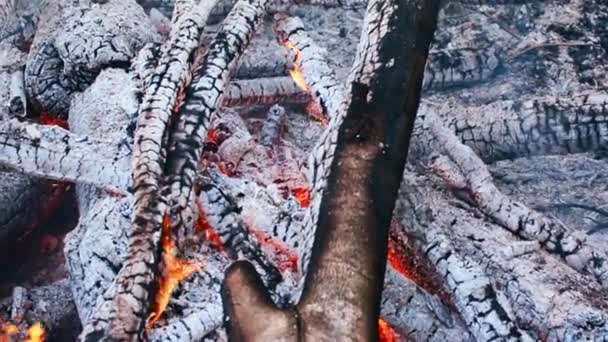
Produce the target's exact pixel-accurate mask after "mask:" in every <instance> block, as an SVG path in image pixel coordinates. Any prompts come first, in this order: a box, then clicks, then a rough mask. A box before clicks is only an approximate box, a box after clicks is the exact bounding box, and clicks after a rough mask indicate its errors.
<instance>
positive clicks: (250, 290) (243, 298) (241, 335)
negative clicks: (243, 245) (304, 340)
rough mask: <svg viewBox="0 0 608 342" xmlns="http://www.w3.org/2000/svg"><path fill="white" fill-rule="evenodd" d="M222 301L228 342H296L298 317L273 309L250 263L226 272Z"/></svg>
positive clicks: (237, 263) (241, 263)
mask: <svg viewBox="0 0 608 342" xmlns="http://www.w3.org/2000/svg"><path fill="white" fill-rule="evenodd" d="M222 299H223V302H224V312H225V313H226V314H227V316H228V317H230V321H229V324H228V330H229V334H230V339H231V341H289V340H293V341H295V340H297V336H298V330H299V329H298V323H297V314H296V313H295V312H292V311H290V310H280V309H277V308H276V307H275V306H274V303H273V301H272V299H271V298H270V296H269V295H268V293H267V291H266V288H265V287H264V284H263V282H262V279H261V278H260V276H259V275H258V273H257V272H256V270H255V268H254V267H253V265H251V264H250V263H249V262H246V261H239V262H236V263H234V264H232V265H231V266H230V267H229V268H228V269H227V270H226V278H225V279H224V285H223V288H222Z"/></svg>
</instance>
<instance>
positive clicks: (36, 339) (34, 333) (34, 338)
mask: <svg viewBox="0 0 608 342" xmlns="http://www.w3.org/2000/svg"><path fill="white" fill-rule="evenodd" d="M27 333H28V335H29V339H27V340H26V342H44V340H45V334H46V332H45V330H44V327H43V326H42V324H40V323H36V324H34V325H32V326H31V327H30V328H29V329H28V330H27Z"/></svg>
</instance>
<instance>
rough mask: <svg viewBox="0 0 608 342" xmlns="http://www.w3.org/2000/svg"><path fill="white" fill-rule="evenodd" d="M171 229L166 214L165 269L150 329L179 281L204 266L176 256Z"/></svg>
mask: <svg viewBox="0 0 608 342" xmlns="http://www.w3.org/2000/svg"><path fill="white" fill-rule="evenodd" d="M170 230H171V225H170V224H169V217H168V216H166V215H165V217H164V219H163V235H162V240H161V243H162V248H163V265H164V269H163V275H162V277H161V279H160V285H159V288H158V291H157V292H156V301H155V307H154V314H153V316H152V318H151V319H150V321H149V322H148V329H150V328H152V327H153V326H154V324H155V323H156V322H157V321H158V319H159V318H160V316H161V315H162V314H163V312H164V311H165V309H166V308H167V305H169V299H170V298H171V295H172V294H173V291H174V290H175V288H177V285H178V284H179V282H180V281H182V280H184V279H186V278H188V277H189V276H190V275H191V274H192V273H194V272H196V271H198V270H199V269H200V268H201V267H202V265H201V264H200V263H191V262H187V261H184V260H179V259H177V258H176V257H175V243H174V242H173V240H172V239H171V231H170Z"/></svg>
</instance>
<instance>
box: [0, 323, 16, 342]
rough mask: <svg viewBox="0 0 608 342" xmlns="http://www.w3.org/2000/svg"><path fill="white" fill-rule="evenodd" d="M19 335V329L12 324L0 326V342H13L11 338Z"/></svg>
mask: <svg viewBox="0 0 608 342" xmlns="http://www.w3.org/2000/svg"><path fill="white" fill-rule="evenodd" d="M18 333H19V329H18V328H17V327H16V326H14V325H12V324H2V325H0V342H8V341H13V338H12V337H13V336H15V335H17V334H18Z"/></svg>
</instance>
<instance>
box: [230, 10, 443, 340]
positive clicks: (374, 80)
mask: <svg viewBox="0 0 608 342" xmlns="http://www.w3.org/2000/svg"><path fill="white" fill-rule="evenodd" d="M438 10H439V4H438V2H432V1H430V2H428V1H423V2H416V1H412V2H405V3H398V2H388V3H386V2H385V3H376V2H374V1H371V2H370V3H369V4H368V12H367V14H366V19H365V26H364V30H363V33H362V39H361V43H360V45H359V49H358V54H357V59H356V61H355V64H354V66H353V69H352V73H351V76H350V79H349V82H348V87H349V92H350V97H349V98H348V99H347V100H346V101H345V102H344V103H343V105H342V106H341V107H340V111H339V112H338V113H337V115H336V116H335V117H334V118H332V122H331V124H330V126H329V129H328V130H327V131H326V133H325V134H324V135H323V136H322V138H321V141H320V143H319V145H318V147H317V148H316V149H315V151H314V152H313V155H312V162H311V163H310V168H311V170H312V171H313V173H312V174H313V177H311V179H310V181H311V185H312V187H311V188H312V191H313V197H312V198H313V202H312V203H313V204H312V206H311V207H310V211H309V216H307V218H306V220H307V221H306V222H305V223H304V226H303V227H304V230H303V231H302V232H301V235H303V241H304V243H303V245H304V247H305V248H304V251H305V252H304V253H305V254H304V255H303V260H302V262H301V264H302V266H303V267H302V269H304V270H306V269H307V267H308V262H309V260H311V257H312V260H311V266H310V272H308V275H307V278H306V285H305V290H304V293H303V296H302V299H301V301H300V303H299V304H298V306H297V309H288V310H284V311H282V310H279V309H276V308H274V306H273V303H272V301H271V300H270V298H269V297H268V295H267V294H265V293H264V289H263V286H262V283H261V281H260V280H259V277H258V276H257V275H256V273H255V271H254V270H253V269H252V268H251V267H247V266H246V265H243V264H238V265H236V266H234V267H231V268H230V269H229V270H228V271H227V276H226V281H225V284H226V292H225V293H224V301H225V306H226V310H227V313H228V315H229V316H230V318H231V321H230V324H231V326H230V329H231V330H230V333H231V335H232V336H233V337H234V338H237V339H252V338H261V339H277V338H281V339H287V340H298V339H300V338H301V337H300V336H308V338H311V339H314V340H335V339H336V338H338V337H340V338H344V337H347V336H348V338H349V339H353V340H368V339H369V340H374V339H375V337H377V324H378V323H377V322H378V319H377V315H378V312H379V306H380V301H379V297H380V293H379V291H378V289H379V288H381V284H382V276H383V274H384V262H385V260H386V259H385V257H384V256H385V253H386V242H387V234H386V232H387V231H388V226H389V223H390V217H391V214H392V209H393V206H394V199H395V198H396V194H397V188H398V186H399V180H400V178H401V177H400V176H401V174H402V173H403V168H404V165H405V161H406V155H407V145H408V140H409V139H408V137H409V135H410V133H411V128H413V121H414V120H413V119H414V118H415V116H416V110H417V107H418V101H419V96H420V89H421V84H422V75H423V70H424V64H425V63H426V57H427V55H428V48H429V44H430V40H431V37H432V33H433V32H434V30H435V22H436V16H437V11H438ZM408 14H409V15H408ZM397 18H399V20H397ZM379 28H382V29H383V30H382V31H381V30H379ZM421 37H423V38H421ZM394 39H398V40H399V41H402V42H403V43H402V44H403V45H397V46H395V45H394V44H391V43H392V42H394ZM419 39H421V40H422V41H421V42H418V43H417V44H413V42H414V41H418V40H419ZM389 45H390V48H388V47H389ZM408 58H411V59H413V60H414V62H413V63H412V64H405V60H406V59H408ZM389 60H390V61H393V62H394V63H387V62H388V61H389ZM402 63H404V64H402ZM394 68H395V69H394ZM403 69H405V71H403ZM396 70H399V71H396ZM388 73H392V74H393V75H395V74H398V75H399V76H396V77H395V79H394V80H393V81H392V82H390V84H383V82H384V81H386V80H387V79H386V76H387V75H388ZM385 87H386V88H385ZM400 93H407V94H408V95H409V96H408V99H407V100H403V101H402V100H397V101H395V99H396V98H398V97H399V96H398V95H397V94H400ZM368 96H369V97H368ZM372 108H373V109H372ZM404 110H405V112H406V115H403V114H402V111H404ZM370 112H373V113H376V114H375V115H370V114H369V113H370ZM363 126H365V127H369V129H365V130H362V127H363ZM392 136H400V137H401V139H400V140H399V141H392V139H391V138H390V137H392ZM334 156H335V159H334ZM385 163H386V164H385ZM378 164H380V165H384V167H382V166H380V165H378ZM378 168H379V169H383V171H384V172H385V174H384V175H383V176H382V177H380V178H382V179H383V180H384V181H383V182H382V183H379V184H375V185H372V186H370V185H369V184H370V183H369V182H372V184H374V182H375V181H374V179H378V178H377V177H374V175H375V171H374V170H377V169H378ZM330 170H331V171H332V172H330ZM393 173H394V174H393ZM393 178H394V179H393ZM346 184H348V185H346ZM346 187H348V190H347V189H346ZM370 188H372V189H374V190H373V192H372V193H370ZM375 191H380V192H378V193H376V192H375ZM380 194H381V195H380ZM372 198H374V200H373V201H372ZM380 203H381V204H380ZM317 225H318V227H317ZM361 225H363V226H361ZM371 232H373V233H371ZM313 235H316V236H315V237H313ZM347 236H348V237H349V238H347V240H346V241H345V240H344V237H347ZM313 241H314V245H315V248H313V249H312V250H313V251H314V254H312V255H311V254H309V253H310V252H309V249H308V248H307V247H312V246H311V245H312V242H313ZM362 250H365V251H366V252H365V253H363V254H362V253H361V251H362ZM378 273H379V274H378ZM344 274H348V277H349V279H350V281H349V287H350V289H351V290H349V291H346V293H345V291H344V289H343V288H342V287H341V286H336V285H337V284H339V283H340V280H339V279H338V278H342V277H344ZM336 277H337V278H336ZM379 285H380V286H379ZM354 296H356V297H357V298H356V300H355V298H354ZM354 303H357V304H354ZM294 310H297V314H295V313H296V311H294ZM252 317H256V319H255V321H254V320H252ZM259 317H266V319H264V320H259ZM270 321H272V324H269V322H270ZM338 321H339V322H341V323H340V324H336V322H338ZM303 322H309V323H307V324H302V323H303ZM298 327H301V328H298ZM300 329H303V330H302V331H299V330H300Z"/></svg>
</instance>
